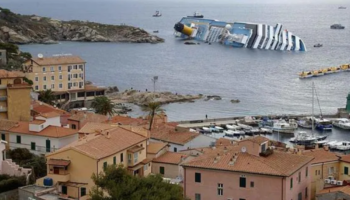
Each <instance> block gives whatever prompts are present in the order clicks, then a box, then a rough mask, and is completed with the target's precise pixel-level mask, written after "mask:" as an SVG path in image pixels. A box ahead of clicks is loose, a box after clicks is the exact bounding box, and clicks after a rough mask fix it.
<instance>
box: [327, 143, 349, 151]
mask: <svg viewBox="0 0 350 200" xmlns="http://www.w3.org/2000/svg"><path fill="white" fill-rule="evenodd" d="M329 147H330V148H331V149H336V150H340V151H346V150H350V142H349V141H340V142H337V143H333V144H331V145H330V146H329Z"/></svg>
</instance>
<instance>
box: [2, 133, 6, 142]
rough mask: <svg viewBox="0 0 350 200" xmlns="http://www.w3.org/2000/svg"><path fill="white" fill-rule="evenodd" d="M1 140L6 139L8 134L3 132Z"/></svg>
mask: <svg viewBox="0 0 350 200" xmlns="http://www.w3.org/2000/svg"><path fill="white" fill-rule="evenodd" d="M1 140H4V141H5V140H6V136H5V133H1Z"/></svg>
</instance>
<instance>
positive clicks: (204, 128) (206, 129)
mask: <svg viewBox="0 0 350 200" xmlns="http://www.w3.org/2000/svg"><path fill="white" fill-rule="evenodd" d="M202 129H203V130H204V131H210V132H211V129H210V128H208V127H202Z"/></svg>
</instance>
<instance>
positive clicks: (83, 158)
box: [36, 125, 151, 199]
mask: <svg viewBox="0 0 350 200" xmlns="http://www.w3.org/2000/svg"><path fill="white" fill-rule="evenodd" d="M90 127H91V128H92V129H94V130H97V129H98V126H97V125H96V126H95V127H93V126H90ZM111 127H112V126H111ZM147 142H148V138H147V137H145V136H143V135H141V134H139V133H136V132H133V131H130V130H127V129H125V128H122V127H113V128H112V129H108V130H104V131H97V132H96V133H94V134H89V135H87V136H85V137H82V138H80V139H79V140H78V141H76V142H74V143H72V144H70V145H68V146H67V147H65V148H63V149H60V150H58V151H56V152H54V153H51V154H49V155H47V156H46V158H47V171H48V174H47V176H46V177H49V178H52V180H53V186H54V187H55V188H56V189H57V190H58V193H59V194H60V196H65V197H69V198H72V199H88V198H89V197H88V194H89V191H90V189H91V188H92V187H93V186H94V183H93V181H92V179H91V175H92V174H93V173H95V174H97V173H100V172H103V169H105V168H106V167H107V166H108V165H119V164H122V165H123V166H125V167H127V169H128V171H130V173H132V174H134V175H139V176H147V175H148V174H149V173H150V172H151V160H150V159H146V148H147ZM43 179H44V178H42V179H38V180H37V182H36V183H37V185H38V186H40V185H43Z"/></svg>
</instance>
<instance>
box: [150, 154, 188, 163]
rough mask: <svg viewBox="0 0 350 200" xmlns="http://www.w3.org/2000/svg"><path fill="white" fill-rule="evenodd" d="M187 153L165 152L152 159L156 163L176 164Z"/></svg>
mask: <svg viewBox="0 0 350 200" xmlns="http://www.w3.org/2000/svg"><path fill="white" fill-rule="evenodd" d="M187 156H188V155H186V154H183V153H174V152H170V151H168V152H166V153H165V154H163V155H161V156H159V157H158V158H155V159H153V162H156V163H167V164H175V165H178V164H180V163H181V162H182V158H186V157H187Z"/></svg>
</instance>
